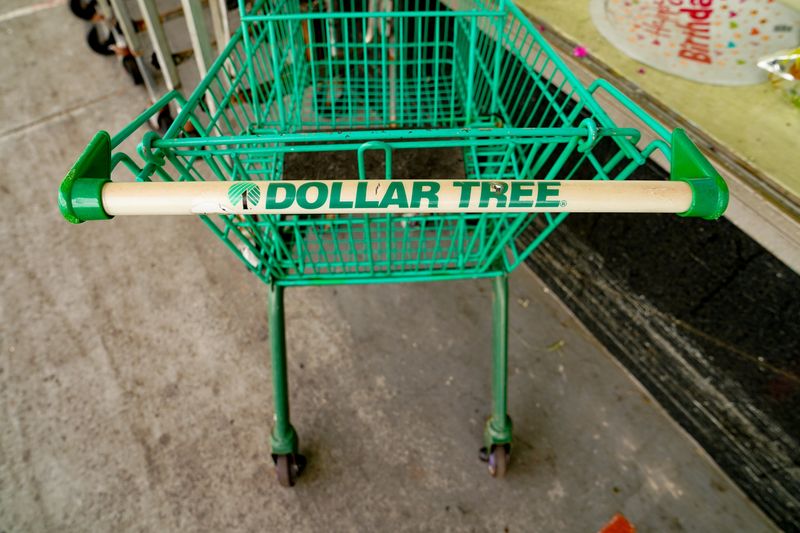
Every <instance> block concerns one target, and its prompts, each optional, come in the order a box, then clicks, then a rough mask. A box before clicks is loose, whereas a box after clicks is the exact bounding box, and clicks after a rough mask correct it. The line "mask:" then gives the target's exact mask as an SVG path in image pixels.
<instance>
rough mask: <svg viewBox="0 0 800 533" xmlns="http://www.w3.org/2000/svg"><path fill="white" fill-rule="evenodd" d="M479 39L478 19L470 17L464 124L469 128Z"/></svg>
mask: <svg viewBox="0 0 800 533" xmlns="http://www.w3.org/2000/svg"><path fill="white" fill-rule="evenodd" d="M477 38H478V18H477V17H476V16H474V15H473V16H471V17H470V24H469V60H468V67H467V102H466V107H467V108H466V109H465V110H464V111H465V112H466V118H467V120H466V122H465V123H464V125H465V126H468V125H469V124H470V123H471V122H472V118H473V117H472V115H473V113H472V108H473V105H474V103H473V101H472V100H473V98H474V93H475V87H474V85H475V61H476V58H475V54H476V53H477V52H476V50H475V47H476V41H477Z"/></svg>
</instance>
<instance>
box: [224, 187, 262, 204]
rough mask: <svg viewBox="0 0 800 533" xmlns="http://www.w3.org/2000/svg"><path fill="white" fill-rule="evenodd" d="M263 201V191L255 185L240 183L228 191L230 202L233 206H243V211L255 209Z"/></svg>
mask: <svg viewBox="0 0 800 533" xmlns="http://www.w3.org/2000/svg"><path fill="white" fill-rule="evenodd" d="M260 199H261V189H259V188H258V185H256V184H255V183H248V182H245V181H240V182H237V183H234V184H233V185H231V187H230V189H228V200H230V201H231V204H233V206H234V207H235V206H237V205H239V204H241V205H242V209H245V210H247V209H253V208H254V207H255V206H256V205H258V201H259V200H260Z"/></svg>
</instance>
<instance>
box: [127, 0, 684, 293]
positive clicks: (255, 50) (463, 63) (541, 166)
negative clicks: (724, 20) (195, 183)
mask: <svg viewBox="0 0 800 533" xmlns="http://www.w3.org/2000/svg"><path fill="white" fill-rule="evenodd" d="M639 138H640V133H639V131H638V130H636V129H633V128H620V127H617V126H616V125H615V124H614V123H613V122H612V121H611V120H610V119H609V117H608V115H607V114H606V113H605V112H604V111H603V110H602V109H601V108H600V107H599V106H598V105H597V103H596V102H595V100H594V98H593V97H592V95H591V94H590V92H589V90H587V89H586V88H584V87H583V86H582V85H581V84H580V83H579V82H578V81H577V80H576V79H575V78H574V76H573V75H572V73H570V72H569V71H568V70H567V69H566V68H565V66H564V64H563V63H562V61H561V60H560V59H559V58H558V57H557V56H556V54H555V53H554V52H553V50H552V49H551V48H550V47H549V46H548V45H547V44H546V43H545V42H544V41H543V39H542V38H541V36H540V35H539V33H537V31H536V30H535V29H534V28H533V26H532V25H531V23H530V22H529V21H528V20H527V19H526V18H525V17H524V16H523V15H522V14H521V13H520V12H519V10H518V9H517V8H516V7H515V6H514V5H513V4H512V3H510V2H504V1H501V2H480V1H469V0H457V1H455V0H453V1H451V2H449V3H440V2H435V1H423V0H413V1H408V0H400V1H394V2H392V1H378V0H369V1H364V2H350V1H347V2H345V1H344V0H341V1H338V2H335V1H333V0H328V1H325V2H314V3H311V4H304V3H300V2H298V1H296V0H279V1H278V0H267V1H262V2H257V3H256V5H255V6H253V8H252V9H251V10H250V11H249V12H248V13H246V14H245V15H244V16H243V17H242V28H241V29H240V31H239V32H237V33H236V34H235V35H234V37H233V39H232V40H231V42H230V44H229V45H228V47H227V48H226V50H225V52H224V53H223V54H222V55H221V57H220V58H219V59H218V60H217V61H216V62H215V63H214V65H213V66H212V68H211V69H210V71H209V74H208V76H207V77H206V78H205V79H204V80H203V81H202V83H201V84H200V86H199V87H198V88H197V89H196V90H195V91H194V92H193V94H192V95H191V97H190V98H189V99H188V101H187V102H186V104H185V105H184V106H183V108H182V110H181V112H180V113H179V115H178V117H177V119H176V121H175V123H174V124H173V125H172V127H171V128H170V129H169V131H168V132H167V134H166V135H164V137H163V139H158V138H157V137H156V136H155V135H153V134H149V135H145V139H144V142H143V151H142V153H143V155H144V156H145V158H146V159H147V158H149V160H148V161H149V162H150V163H155V164H151V165H147V166H145V168H144V171H137V179H140V180H147V179H152V178H154V177H158V178H161V179H174V180H212V179H218V180H232V181H245V180H280V179H281V178H282V177H284V166H285V162H286V158H287V156H289V157H292V156H296V155H297V154H304V153H308V152H312V153H320V152H335V151H350V152H353V153H355V155H356V161H357V164H354V165H352V167H353V168H352V171H351V172H350V173H349V175H347V176H330V178H340V179H345V178H346V179H351V178H352V179H356V178H358V179H365V178H367V177H368V176H366V172H365V159H366V157H367V155H370V154H368V153H369V152H372V151H377V153H379V154H384V155H385V158H386V161H385V174H383V175H380V176H379V177H381V178H383V177H385V178H389V179H391V178H396V177H397V176H395V175H394V174H393V169H392V163H391V161H392V155H393V153H394V154H395V155H396V156H398V155H400V154H403V152H402V151H406V150H420V149H429V150H430V149H441V150H443V157H444V156H451V155H448V153H449V154H452V150H458V151H459V152H460V154H459V155H460V156H461V157H462V158H463V169H461V176H453V177H454V178H456V177H458V178H463V179H484V180H487V179H488V180H501V182H505V181H507V180H522V179H524V180H557V179H558V180H569V179H572V178H574V179H596V180H621V179H624V178H626V177H627V176H629V175H630V174H631V172H633V171H634V170H635V169H636V168H637V167H639V166H640V165H642V164H643V163H644V162H645V160H646V159H647V157H648V155H649V154H650V152H652V151H653V150H655V149H659V148H660V149H661V150H662V151H664V152H666V153H668V152H669V145H668V144H667V143H665V142H664V141H663V140H661V141H657V142H654V143H651V144H649V145H647V146H645V147H642V148H637V142H638V141H639ZM446 150H450V152H445V151H446ZM165 158H166V159H167V160H168V161H169V162H170V163H171V165H166V166H163V165H162V163H163V160H164V159H165ZM170 166H171V167H172V168H169V167H170ZM370 177H374V176H370ZM413 177H426V176H413ZM504 186H505V185H503V184H501V185H500V187H504ZM565 216H566V213H560V214H552V213H538V214H537V213H511V214H509V213H458V214H417V215H407V214H406V215H397V214H386V215H370V214H360V215H342V216H339V217H337V218H336V219H331V218H330V216H324V215H307V216H280V215H251V216H247V215H246V216H241V215H221V216H219V217H214V218H211V217H204V220H205V222H206V223H207V224H208V225H209V226H210V227H211V228H212V229H213V231H214V232H215V234H216V235H217V236H218V237H220V238H221V239H222V240H223V241H225V242H226V244H228V245H229V246H230V247H231V249H232V250H233V251H234V253H235V254H236V255H237V256H238V257H239V258H240V259H241V260H242V261H243V262H244V263H245V264H246V265H247V267H248V268H249V269H251V270H252V271H253V272H254V273H255V274H256V275H258V276H259V277H261V278H262V279H264V280H268V279H271V280H275V281H277V282H279V283H285V284H312V283H330V282H335V281H337V280H338V281H343V282H348V281H355V280H360V281H369V280H374V281H382V280H386V279H387V278H393V279H397V280H409V279H432V278H436V279H440V278H448V277H465V276H470V277H474V276H493V275H497V273H498V272H501V271H505V272H507V271H509V270H511V269H513V268H514V267H515V266H516V265H518V264H519V263H520V262H521V261H522V260H523V259H524V258H525V257H526V256H527V255H528V254H529V253H530V252H531V251H532V250H533V249H534V248H535V247H536V245H538V243H539V242H541V240H542V239H544V238H545V237H546V236H547V235H548V234H549V233H550V232H551V231H552V230H553V229H554V228H555V227H556V226H557V225H558V224H559V223H560V222H561V221H562V220H563V219H564V217H565ZM537 217H542V218H543V219H544V223H543V224H539V225H537V227H541V230H540V236H539V238H538V239H536V240H535V241H534V242H533V243H532V244H531V245H529V246H526V247H524V248H523V247H520V246H519V245H518V244H517V237H518V236H519V235H520V234H521V233H522V232H523V231H524V230H525V229H526V228H527V227H529V226H530V225H531V223H532V222H533V220H534V219H535V218H537Z"/></svg>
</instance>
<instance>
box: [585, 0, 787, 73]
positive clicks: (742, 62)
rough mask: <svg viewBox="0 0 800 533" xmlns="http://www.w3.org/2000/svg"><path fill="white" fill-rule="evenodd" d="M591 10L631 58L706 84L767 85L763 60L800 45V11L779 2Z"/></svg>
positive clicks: (610, 3)
mask: <svg viewBox="0 0 800 533" xmlns="http://www.w3.org/2000/svg"><path fill="white" fill-rule="evenodd" d="M589 9H590V12H591V15H592V20H593V21H594V23H595V25H596V26H597V28H598V30H599V31H600V33H601V34H602V35H603V36H604V37H605V38H606V39H608V40H609V41H611V43H612V44H613V45H614V46H616V47H617V48H619V49H620V50H622V51H623V52H625V53H626V54H627V55H629V56H631V57H633V58H634V59H636V60H638V61H641V62H642V63H646V64H647V65H649V66H651V67H654V68H656V69H659V70H663V71H665V72H669V73H671V74H676V75H678V76H682V77H684V78H688V79H690V80H694V81H699V82H703V83H710V84H718V85H748V84H752V83H760V82H764V81H766V79H767V77H766V74H765V73H764V71H763V70H761V69H759V68H758V67H757V66H756V63H757V61H758V59H759V58H760V57H762V56H764V55H767V54H769V53H770V52H772V51H775V50H779V49H783V48H791V47H794V46H797V44H798V43H800V12H797V11H795V10H793V9H792V8H790V7H789V6H787V5H784V4H782V3H780V2H776V1H775V0H591V4H590V7H589Z"/></svg>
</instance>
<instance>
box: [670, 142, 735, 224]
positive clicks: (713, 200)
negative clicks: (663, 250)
mask: <svg viewBox="0 0 800 533" xmlns="http://www.w3.org/2000/svg"><path fill="white" fill-rule="evenodd" d="M669 179H670V180H671V181H683V182H686V183H687V184H689V187H691V189H692V205H691V206H690V207H689V209H687V210H686V211H684V212H683V213H678V214H679V215H680V216H682V217H699V218H705V219H706V220H716V219H718V218H719V217H721V216H722V214H723V213H724V212H725V209H726V208H727V207H728V200H729V193H728V185H727V184H726V183H725V180H724V179H722V176H720V175H719V172H717V170H716V169H715V168H714V167H713V165H711V163H709V161H708V159H706V157H705V156H704V155H703V154H702V152H700V150H699V149H698V148H697V146H695V144H694V143H693V142H692V141H691V139H689V136H688V135H686V132H685V131H683V130H682V129H680V128H677V129H675V131H673V132H672V157H671V161H670V178H669Z"/></svg>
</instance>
